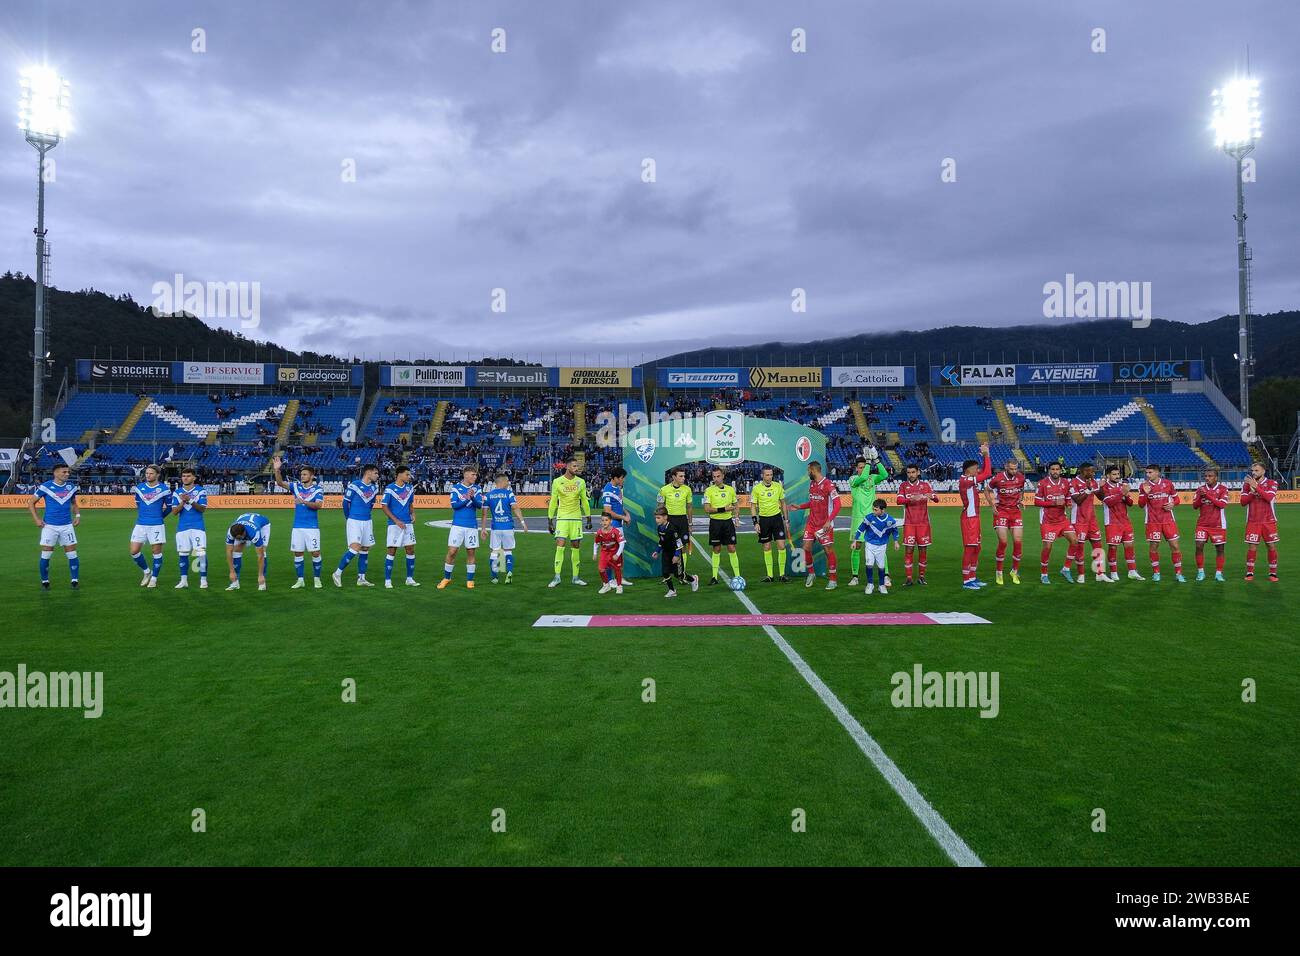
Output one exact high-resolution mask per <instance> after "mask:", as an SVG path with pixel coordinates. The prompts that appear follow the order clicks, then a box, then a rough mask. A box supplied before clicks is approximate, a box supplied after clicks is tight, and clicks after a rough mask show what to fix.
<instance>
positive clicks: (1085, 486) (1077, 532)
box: [1062, 461, 1110, 584]
mask: <svg viewBox="0 0 1300 956" xmlns="http://www.w3.org/2000/svg"><path fill="white" fill-rule="evenodd" d="M1093 474H1094V473H1093V464H1092V462H1090V461H1085V462H1084V463H1083V464H1082V465H1080V466H1079V473H1078V474H1077V475H1075V476H1074V477H1073V478H1071V479H1070V524H1072V525H1074V537H1075V544H1074V583H1075V584H1082V583H1083V581H1084V578H1085V576H1086V575H1087V562H1088V559H1089V558H1091V559H1092V573H1093V577H1095V578H1096V579H1097V580H1098V581H1105V582H1107V583H1109V582H1110V575H1109V574H1107V573H1106V564H1105V561H1104V560H1103V556H1102V551H1101V526H1100V525H1099V524H1097V490H1098V489H1099V488H1100V487H1101V483H1100V482H1099V481H1097V479H1096V478H1095V477H1094V476H1093ZM1065 563H1066V566H1067V567H1068V566H1069V563H1070V556H1069V555H1068V554H1067V555H1066V556H1065ZM1062 570H1064V568H1063V569H1062Z"/></svg>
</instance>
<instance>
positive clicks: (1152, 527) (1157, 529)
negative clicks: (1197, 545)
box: [1147, 517, 1178, 542]
mask: <svg viewBox="0 0 1300 956" xmlns="http://www.w3.org/2000/svg"><path fill="white" fill-rule="evenodd" d="M1162 539H1163V540H1165V541H1177V540H1178V523H1177V522H1176V521H1174V519H1173V518H1172V517H1169V518H1161V519H1160V520H1159V521H1148V522H1147V540H1148V541H1152V542H1155V541H1160V540H1162Z"/></svg>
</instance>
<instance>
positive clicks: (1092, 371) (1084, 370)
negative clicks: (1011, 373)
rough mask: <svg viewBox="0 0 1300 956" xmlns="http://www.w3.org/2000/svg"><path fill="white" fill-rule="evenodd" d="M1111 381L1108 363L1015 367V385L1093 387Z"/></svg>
mask: <svg viewBox="0 0 1300 956" xmlns="http://www.w3.org/2000/svg"><path fill="white" fill-rule="evenodd" d="M1110 381H1111V366H1110V363H1109V362H1073V363H1065V364H1061V365H1017V366H1016V384H1017V385H1093V384H1096V383H1098V382H1101V383H1106V382H1110Z"/></svg>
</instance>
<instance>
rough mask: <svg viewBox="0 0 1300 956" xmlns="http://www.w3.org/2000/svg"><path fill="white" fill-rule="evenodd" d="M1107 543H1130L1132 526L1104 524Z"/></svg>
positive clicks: (1131, 541) (1131, 540)
mask: <svg viewBox="0 0 1300 956" xmlns="http://www.w3.org/2000/svg"><path fill="white" fill-rule="evenodd" d="M1106 543H1107V544H1132V543H1133V526H1132V525H1131V524H1108V525H1106Z"/></svg>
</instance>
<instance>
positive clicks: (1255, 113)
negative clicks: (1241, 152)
mask: <svg viewBox="0 0 1300 956" xmlns="http://www.w3.org/2000/svg"><path fill="white" fill-rule="evenodd" d="M1210 96H1211V99H1212V100H1213V102H1214V116H1213V119H1212V120H1211V123H1210V126H1211V128H1212V129H1213V130H1214V145H1215V146H1218V147H1221V148H1222V149H1225V150H1228V151H1229V152H1231V151H1232V150H1234V149H1244V148H1248V147H1251V146H1254V145H1255V141H1256V140H1257V139H1259V137H1260V134H1261V133H1262V132H1263V130H1262V128H1261V126H1260V110H1259V80H1256V79H1254V78H1252V77H1237V78H1236V79H1233V80H1230V81H1229V82H1227V83H1225V84H1224V85H1223V87H1222V88H1221V89H1217V90H1215V91H1214V92H1213V93H1211V94H1210Z"/></svg>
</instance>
